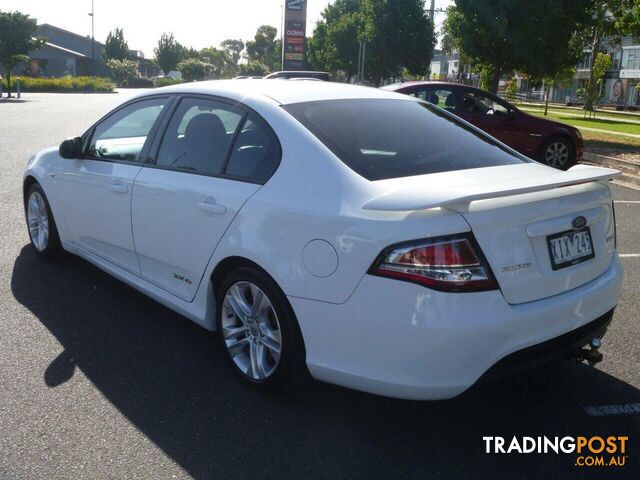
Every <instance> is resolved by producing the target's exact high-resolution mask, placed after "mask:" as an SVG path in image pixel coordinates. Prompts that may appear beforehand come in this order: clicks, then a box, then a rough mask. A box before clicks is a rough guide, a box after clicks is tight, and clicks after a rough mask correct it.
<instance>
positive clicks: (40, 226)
mask: <svg viewBox="0 0 640 480" xmlns="http://www.w3.org/2000/svg"><path fill="white" fill-rule="evenodd" d="M25 198H26V199H25V204H24V208H25V214H26V217H27V230H28V231H29V239H30V240H31V246H32V247H33V249H34V250H35V251H36V253H37V254H38V255H40V256H42V257H46V258H51V257H53V256H55V255H57V254H59V253H60V252H62V246H61V245H60V237H59V236H58V229H57V228H56V222H55V220H54V218H53V214H52V213H51V207H50V205H49V201H48V200H47V196H46V195H45V194H44V191H43V190H42V187H40V185H39V184H38V183H34V184H33V185H31V186H30V187H29V189H28V190H27V195H26V197H25Z"/></svg>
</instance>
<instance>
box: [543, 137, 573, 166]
mask: <svg viewBox="0 0 640 480" xmlns="http://www.w3.org/2000/svg"><path fill="white" fill-rule="evenodd" d="M540 157H541V158H540V160H541V161H542V162H543V163H546V164H547V165H549V166H550V167H553V168H557V169H559V170H567V169H569V168H571V167H572V166H573V165H575V162H576V152H575V148H574V146H573V144H572V143H571V141H570V140H569V139H568V138H564V137H551V138H550V139H548V140H547V141H546V142H544V144H543V145H542V148H541V149H540Z"/></svg>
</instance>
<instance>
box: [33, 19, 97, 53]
mask: <svg viewBox="0 0 640 480" xmlns="http://www.w3.org/2000/svg"><path fill="white" fill-rule="evenodd" d="M42 27H47V28H52V29H54V30H58V31H59V32H62V33H67V34H69V35H73V36H74V37H76V38H78V39H82V40H84V41H88V42H90V41H91V37H87V36H85V35H80V34H79V33H75V32H72V31H70V30H65V29H64V28H60V27H56V26H55V25H51V24H50V23H41V24H40V25H38V28H42ZM94 41H95V44H96V46H100V47H104V43H102V42H99V41H97V40H95V39H94Z"/></svg>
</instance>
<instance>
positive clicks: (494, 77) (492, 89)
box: [489, 68, 502, 95]
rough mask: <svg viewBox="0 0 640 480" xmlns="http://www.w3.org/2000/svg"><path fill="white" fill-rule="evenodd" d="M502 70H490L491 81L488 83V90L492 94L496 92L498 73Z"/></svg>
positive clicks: (498, 81) (498, 82)
mask: <svg viewBox="0 0 640 480" xmlns="http://www.w3.org/2000/svg"><path fill="white" fill-rule="evenodd" d="M501 73H502V71H501V70H500V69H498V68H497V69H495V70H494V71H493V72H491V83H490V84H489V92H491V93H493V94H494V95H495V94H497V93H498V85H499V84H500V74H501Z"/></svg>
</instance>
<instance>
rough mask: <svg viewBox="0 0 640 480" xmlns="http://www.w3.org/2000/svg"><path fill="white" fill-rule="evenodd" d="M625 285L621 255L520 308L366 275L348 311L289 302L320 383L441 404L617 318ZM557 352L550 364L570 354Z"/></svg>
mask: <svg viewBox="0 0 640 480" xmlns="http://www.w3.org/2000/svg"><path fill="white" fill-rule="evenodd" d="M621 281H622V268H621V266H620V263H619V261H618V259H617V256H616V257H615V259H614V261H613V262H612V264H611V266H610V268H609V269H608V270H607V271H606V272H605V273H604V274H603V275H601V276H600V277H598V278H596V279H594V280H592V281H591V282H589V283H587V284H586V285H582V286H581V287H579V288H575V289H573V290H571V291H568V292H565V293H563V294H559V295H555V296H553V297H549V298H546V299H542V300H537V301H534V302H529V303H524V304H519V305H510V304H508V303H507V302H506V301H505V300H504V297H503V296H502V294H501V293H500V291H489V292H476V293H444V292H437V291H433V290H429V289H427V288H425V287H422V286H419V285H415V284H412V283H407V282H402V281H397V280H391V279H384V278H380V277H374V276H370V275H366V276H365V277H364V278H363V279H362V281H361V283H360V285H359V286H358V288H357V289H356V291H355V292H354V293H353V295H352V296H351V297H350V298H349V300H348V301H347V302H345V303H343V304H339V305H337V304H331V303H326V302H319V301H313V300H306V299H301V298H295V297H290V301H291V304H292V306H293V309H294V311H295V313H296V315H297V317H298V321H299V323H300V327H301V330H302V334H303V337H304V340H305V347H306V352H307V365H308V367H309V371H310V372H311V374H312V375H313V376H314V378H316V379H319V380H323V381H327V382H330V383H335V384H339V385H343V386H346V387H350V388H355V389H359V390H363V391H367V392H371V393H376V394H380V395H386V396H392V397H399V398H409V399H442V398H450V397H453V396H456V395H458V394H460V393H462V392H463V391H464V390H466V389H467V388H469V387H470V386H471V385H473V384H474V383H475V382H476V381H477V380H478V379H479V378H480V377H481V376H482V375H483V374H485V372H487V371H488V370H489V369H490V368H491V367H492V366H494V365H496V364H499V362H500V361H501V360H502V359H505V358H509V356H510V355H511V354H513V353H514V352H518V351H523V352H527V350H526V349H527V348H529V347H531V346H533V345H538V344H542V345H543V346H544V345H546V346H553V345H555V344H554V343H553V342H549V343H545V342H547V341H549V340H550V339H556V338H559V339H561V340H562V339H564V338H565V337H564V335H565V334H568V332H577V331H580V332H582V330H578V329H580V328H581V327H584V326H586V325H588V324H590V323H591V322H593V321H594V319H599V318H600V317H603V316H606V315H607V314H608V313H609V312H610V311H612V310H613V308H614V307H615V306H616V304H617V302H618V297H619V293H620V285H621ZM587 330H588V328H587ZM595 333H599V331H597V332H594V334H595ZM590 334H591V333H590ZM587 336H588V335H587ZM566 338H569V337H566ZM580 341H582V337H581V338H579V342H578V343H580ZM560 343H561V344H562V345H560ZM560 343H559V344H558V345H560V346H561V347H562V348H559V350H558V351H556V352H552V353H553V354H554V355H552V356H555V355H556V354H560V355H562V354H564V348H565V347H566V344H565V343H564V342H560ZM585 343H586V342H585ZM541 348H544V347H541ZM522 355H525V354H522ZM511 358H513V357H511ZM505 362H508V360H505ZM525 363H526V362H525ZM534 363H535V362H534ZM496 368H498V367H496Z"/></svg>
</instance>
